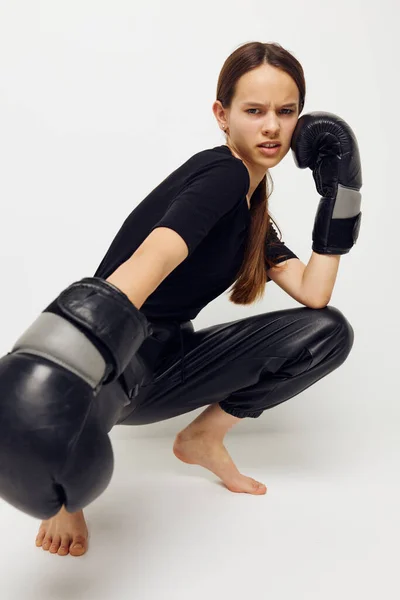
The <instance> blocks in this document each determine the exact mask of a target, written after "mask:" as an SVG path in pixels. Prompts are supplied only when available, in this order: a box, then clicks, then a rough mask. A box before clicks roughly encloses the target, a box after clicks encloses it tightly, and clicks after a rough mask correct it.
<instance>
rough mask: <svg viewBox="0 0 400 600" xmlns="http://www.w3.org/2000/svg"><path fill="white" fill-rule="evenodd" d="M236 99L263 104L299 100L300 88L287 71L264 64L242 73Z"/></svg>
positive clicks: (242, 101) (237, 86)
mask: <svg viewBox="0 0 400 600" xmlns="http://www.w3.org/2000/svg"><path fill="white" fill-rule="evenodd" d="M235 97H236V101H237V102H240V103H241V104H242V103H245V102H251V101H252V102H259V103H263V104H266V105H268V104H270V103H271V102H272V103H274V104H286V103H288V102H297V101H298V99H299V90H298V87H297V85H296V82H295V81H294V79H293V78H292V77H291V76H290V75H289V74H288V73H286V72H285V71H282V70H280V69H278V68H276V67H272V66H271V65H262V66H261V67H257V68H256V69H253V70H252V71H249V72H248V73H245V74H244V75H242V77H241V78H240V79H239V81H238V82H237V85H236V94H235Z"/></svg>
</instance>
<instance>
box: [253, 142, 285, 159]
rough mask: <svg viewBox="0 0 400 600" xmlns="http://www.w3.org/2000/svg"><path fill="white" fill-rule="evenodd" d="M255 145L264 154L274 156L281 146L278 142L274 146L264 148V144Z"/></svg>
mask: <svg viewBox="0 0 400 600" xmlns="http://www.w3.org/2000/svg"><path fill="white" fill-rule="evenodd" d="M257 147H258V148H259V149H260V151H261V152H262V153H263V154H264V155H265V156H275V155H276V154H278V153H279V150H280V148H281V145H280V144H277V145H276V146H274V147H269V148H266V147H265V146H261V145H260V146H257Z"/></svg>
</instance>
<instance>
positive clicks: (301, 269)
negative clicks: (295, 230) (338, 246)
mask: <svg viewBox="0 0 400 600" xmlns="http://www.w3.org/2000/svg"><path fill="white" fill-rule="evenodd" d="M339 261H340V255H336V254H335V255H328V254H317V253H316V252H312V254H311V258H310V260H309V261H308V264H307V265H305V264H304V263H303V262H302V261H301V260H299V259H298V258H291V259H289V260H287V261H285V262H282V263H280V265H278V266H277V267H275V268H272V269H268V271H267V273H268V276H269V277H270V278H271V279H272V280H273V281H275V283H276V284H277V285H278V286H279V287H280V288H282V289H283V290H284V291H285V292H286V293H287V294H289V296H291V297H292V298H294V299H295V300H297V301H298V302H300V304H304V305H305V306H308V307H310V308H323V307H324V306H326V305H327V304H328V302H329V301H330V299H331V295H332V291H333V287H334V285H335V281H336V276H337V272H338V268H339Z"/></svg>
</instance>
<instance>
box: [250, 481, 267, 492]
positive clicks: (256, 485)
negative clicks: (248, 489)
mask: <svg viewBox="0 0 400 600" xmlns="http://www.w3.org/2000/svg"><path fill="white" fill-rule="evenodd" d="M252 483H253V488H254V489H255V490H257V491H258V492H260V493H263V494H265V493H266V491H267V488H266V486H265V485H264V484H263V483H260V482H259V481H256V480H255V479H253V480H252Z"/></svg>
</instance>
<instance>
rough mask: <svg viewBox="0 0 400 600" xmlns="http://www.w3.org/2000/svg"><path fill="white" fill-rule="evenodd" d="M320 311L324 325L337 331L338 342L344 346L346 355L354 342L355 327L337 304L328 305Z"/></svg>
mask: <svg viewBox="0 0 400 600" xmlns="http://www.w3.org/2000/svg"><path fill="white" fill-rule="evenodd" d="M318 312H319V313H320V315H319V317H320V318H322V321H323V326H324V327H326V326H328V327H329V328H331V329H332V328H333V330H334V331H335V333H336V336H337V339H338V343H339V344H340V345H341V347H342V348H343V354H344V355H345V357H346V356H347V355H348V354H349V353H350V350H351V349H352V347H353V343H354V329H353V327H352V326H351V324H350V323H349V321H348V319H347V318H346V317H345V316H344V314H343V313H342V312H341V311H340V310H339V309H338V308H336V307H335V306H326V307H325V308H323V309H321V310H320V311H318ZM322 313H323V314H322Z"/></svg>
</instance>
